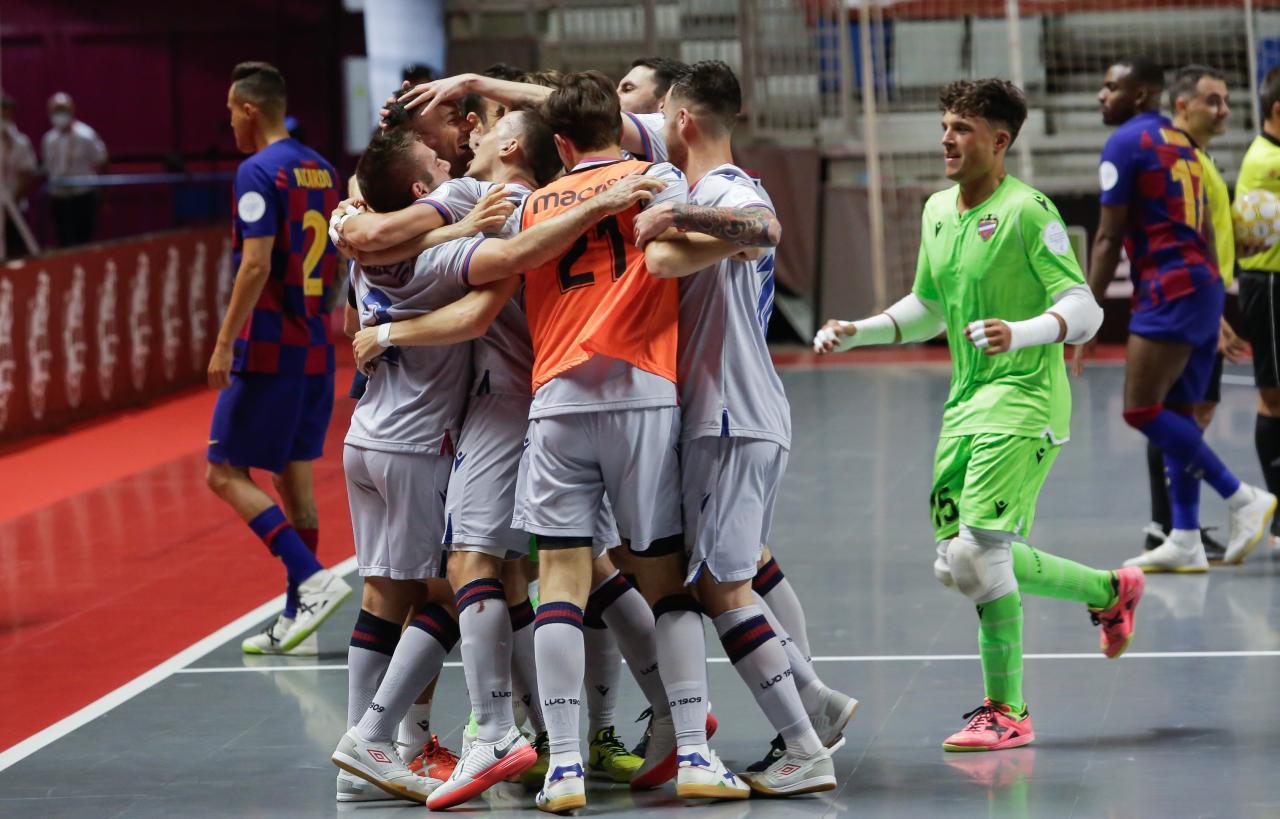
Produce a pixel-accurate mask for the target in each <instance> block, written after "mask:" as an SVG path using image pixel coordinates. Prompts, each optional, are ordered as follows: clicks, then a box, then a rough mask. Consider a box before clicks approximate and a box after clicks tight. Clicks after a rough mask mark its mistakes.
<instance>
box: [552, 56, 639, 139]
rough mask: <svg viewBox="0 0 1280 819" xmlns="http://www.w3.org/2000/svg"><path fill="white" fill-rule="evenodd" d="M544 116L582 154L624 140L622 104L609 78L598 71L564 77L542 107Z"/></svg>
mask: <svg viewBox="0 0 1280 819" xmlns="http://www.w3.org/2000/svg"><path fill="white" fill-rule="evenodd" d="M542 115H543V116H544V117H545V118H546V120H547V124H548V125H550V126H551V131H552V133H555V134H559V135H560V136H562V137H564V138H565V139H567V140H569V141H570V142H572V143H573V145H574V147H575V148H577V149H578V150H579V151H592V150H595V149H597V148H607V147H609V146H611V145H617V144H618V143H619V142H620V141H621V140H622V104H621V103H620V102H618V92H617V91H616V90H615V89H614V86H613V83H612V82H610V81H609V78H608V77H606V76H605V75H604V74H601V73H600V72H599V71H579V72H576V73H572V74H565V75H564V76H563V77H561V79H560V84H559V85H558V86H556V87H555V89H554V90H553V91H552V92H551V95H550V96H549V97H547V99H546V101H545V102H544V103H543V107H542Z"/></svg>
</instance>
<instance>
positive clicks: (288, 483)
mask: <svg viewBox="0 0 1280 819" xmlns="http://www.w3.org/2000/svg"><path fill="white" fill-rule="evenodd" d="M285 102H286V96H285V84H284V77H283V76H281V74H280V72H279V71H278V70H276V68H275V67H273V66H271V65H269V64H267V63H260V62H250V63H241V64H240V65H237V66H236V68H235V70H234V71H233V72H232V74H231V88H230V90H229V91H228V93H227V108H228V109H229V110H230V112H231V128H232V130H233V131H234V133H235V139H236V147H237V148H239V149H240V150H241V151H243V152H245V153H249V154H252V156H250V157H249V158H248V159H246V160H245V161H244V162H243V163H241V165H240V168H239V169H238V170H237V172H236V180H235V188H234V202H235V204H234V208H233V216H234V218H233V231H234V235H233V248H234V251H233V254H234V257H233V262H234V263H235V265H236V279H235V286H234V288H233V289H232V292H231V301H230V304H228V305H227V311H226V315H225V317H224V318H223V321H222V327H221V329H220V330H219V332H218V339H217V342H216V344H215V346H214V350H213V355H212V356H211V358H210V360H209V386H211V387H213V388H214V389H218V390H221V393H220V394H219V395H218V402H217V405H216V406H215V407H214V411H213V421H212V424H211V426H210V432H209V451H208V461H209V463H208V471H207V474H206V479H207V481H208V484H209V488H210V489H211V490H213V492H214V494H216V495H217V496H218V497H220V498H222V499H223V500H224V501H226V502H227V504H229V505H230V506H231V507H232V508H233V509H234V510H235V511H236V513H237V514H238V515H240V517H241V518H243V519H244V521H245V522H246V523H248V524H249V528H251V529H252V530H253V532H254V534H256V535H257V536H258V537H259V538H260V539H261V540H262V541H263V543H265V544H266V545H267V548H269V549H270V550H271V552H272V554H274V555H276V556H277V557H279V558H280V559H281V561H282V562H283V563H284V565H285V569H286V572H287V576H288V594H287V597H286V603H285V609H284V611H282V612H281V614H280V616H279V617H277V618H276V619H275V620H274V621H272V622H271V624H270V625H268V627H267V629H266V630H265V631H264V632H263V633H262V634H260V635H257V636H255V637H250V638H249V639H247V640H245V641H244V643H243V645H242V648H243V649H244V651H245V652H246V653H250V654H284V653H289V652H295V651H297V652H302V651H308V650H310V651H311V652H314V649H313V648H311V643H308V644H307V645H303V641H304V640H306V639H307V638H308V637H309V636H311V635H312V634H314V633H315V630H316V628H318V627H319V625H320V624H321V623H322V622H324V620H325V619H326V618H328V616H329V615H330V614H331V613H332V612H333V610H334V609H335V608H337V607H338V605H339V604H341V603H342V602H343V601H344V600H345V599H346V598H347V597H348V596H350V594H351V587H350V586H348V585H347V584H346V582H344V581H343V580H342V579H341V578H340V577H338V576H337V575H335V574H333V573H332V572H329V571H327V570H325V569H324V567H323V566H321V565H320V562H319V561H318V560H316V557H315V548H316V543H317V541H318V539H319V518H318V515H317V513H316V504H315V497H314V493H313V490H312V473H311V462H312V461H313V460H315V459H316V458H319V457H320V456H321V454H322V453H323V450H324V439H325V434H326V433H327V431H328V428H329V417H330V415H331V414H332V411H333V371H334V351H333V344H332V343H331V342H330V340H329V333H328V316H327V315H326V313H325V308H324V305H325V304H326V295H327V291H328V290H329V288H331V287H332V286H333V281H334V273H335V271H336V269H337V261H338V258H337V253H336V251H335V250H334V248H333V245H331V244H330V243H329V239H328V235H327V229H328V221H327V214H328V213H329V212H330V211H331V210H333V208H334V207H335V206H336V205H337V203H338V199H339V196H338V188H337V173H336V172H335V171H334V169H333V166H332V165H330V164H329V163H328V162H327V161H325V159H324V158H323V157H321V156H320V155H319V154H317V153H316V152H315V151H313V150H311V149H310V148H307V147H306V146H304V145H302V144H301V143H300V142H298V141H297V140H295V139H292V138H290V137H289V132H288V131H287V130H286V129H285V125H284V112H285ZM250 469H265V470H267V471H268V472H271V473H272V478H273V482H274V484H275V487H276V489H277V491H278V492H279V493H280V496H281V499H282V501H283V504H284V509H283V510H281V508H280V507H279V506H277V505H276V503H275V501H274V499H272V497H271V496H270V495H268V494H267V493H266V492H265V491H263V490H262V488H260V487H259V486H258V485H257V484H256V483H255V482H254V480H253V478H252V477H251V476H250V474H249V470H250Z"/></svg>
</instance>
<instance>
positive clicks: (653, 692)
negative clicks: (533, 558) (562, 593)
mask: <svg viewBox="0 0 1280 819" xmlns="http://www.w3.org/2000/svg"><path fill="white" fill-rule="evenodd" d="M591 596H592V598H593V600H599V605H600V617H601V618H602V619H603V620H604V622H605V625H607V626H608V627H609V631H610V632H612V633H613V636H614V639H615V640H617V642H618V649H619V651H621V652H622V656H623V658H624V659H625V660H626V661H627V668H629V669H630V670H631V676H632V677H634V678H635V681H636V685H638V686H640V690H641V691H642V692H644V696H645V699H646V700H648V701H649V707H650V708H652V709H653V715H654V716H655V717H665V716H667V715H668V714H670V713H671V706H670V705H669V704H668V703H667V692H666V689H665V688H663V686H662V677H661V676H660V675H659V672H658V646H657V642H656V631H655V626H654V622H653V609H651V608H649V604H648V603H646V602H645V601H644V596H643V595H641V594H640V591H639V590H638V589H636V587H635V586H632V585H631V583H630V581H628V580H627V579H626V578H625V577H623V576H622V575H621V574H615V575H613V576H612V577H610V578H609V579H608V580H606V581H604V582H603V583H601V584H600V585H599V586H598V587H596V588H595V589H594V590H592V592H591ZM591 605H592V604H591V603H588V606H589V607H590V606H591Z"/></svg>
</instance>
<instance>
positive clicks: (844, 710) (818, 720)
mask: <svg viewBox="0 0 1280 819" xmlns="http://www.w3.org/2000/svg"><path fill="white" fill-rule="evenodd" d="M857 710H858V701H857V700H855V699H854V698H853V697H850V696H848V695H846V694H842V693H840V692H839V691H837V690H835V689H834V688H828V689H827V690H826V691H824V692H823V694H822V698H821V699H820V700H819V701H818V707H817V708H816V709H815V710H814V711H813V713H811V714H809V722H811V723H812V724H813V730H814V731H816V732H817V734H818V739H819V740H821V741H822V744H823V745H824V746H825V747H826V748H827V749H828V750H831V751H835V750H838V749H839V748H840V747H841V746H842V745H844V727H845V726H846V725H848V724H849V720H851V719H853V714H854V712H855V711H857Z"/></svg>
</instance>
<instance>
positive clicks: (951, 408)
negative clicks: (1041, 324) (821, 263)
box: [913, 176, 1084, 443]
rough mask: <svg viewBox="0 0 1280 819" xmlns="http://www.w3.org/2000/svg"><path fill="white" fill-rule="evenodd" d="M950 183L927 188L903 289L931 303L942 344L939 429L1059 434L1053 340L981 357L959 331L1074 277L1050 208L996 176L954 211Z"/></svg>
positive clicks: (1025, 304) (1062, 432)
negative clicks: (908, 281) (983, 195)
mask: <svg viewBox="0 0 1280 819" xmlns="http://www.w3.org/2000/svg"><path fill="white" fill-rule="evenodd" d="M959 195H960V188H959V186H956V187H953V188H950V189H949V190H945V191H940V192H939V193H936V194H934V195H933V196H931V197H929V201H928V202H926V203H925V206H924V220H923V224H922V225H921V239H920V257H919V260H918V261H917V263H916V282H915V287H914V288H913V292H915V294H916V295H917V296H919V297H920V298H921V299H925V300H928V301H933V302H937V303H939V304H941V306H942V310H943V315H944V317H945V319H946V324H947V346H949V347H950V348H951V392H950V394H948V396H947V403H946V407H945V409H944V411H943V415H942V435H943V437H948V436H956V435H975V434H979V433H1000V434H1006V435H1022V436H1035V437H1040V436H1043V435H1045V434H1048V435H1049V436H1050V438H1051V439H1052V440H1053V441H1054V442H1056V443H1061V442H1063V441H1065V440H1066V439H1067V437H1068V436H1069V435H1070V423H1071V388H1070V386H1069V385H1068V383H1067V368H1066V363H1065V360H1064V358H1063V354H1062V345H1061V344H1046V345H1041V346H1035V347H1024V348H1023V349H1021V350H1017V351H1015V352H1011V353H1001V354H999V355H994V356H988V355H985V354H984V353H983V352H982V351H981V350H979V349H977V348H976V347H974V346H973V344H972V343H971V342H970V341H969V340H968V339H967V338H965V335H964V329H965V327H966V326H967V325H968V324H969V323H970V322H972V321H978V320H981V319H1002V320H1003V321H1006V322H1013V321H1022V320H1023V319H1029V318H1034V317H1035V316H1038V315H1040V314H1041V313H1043V312H1044V311H1045V310H1047V309H1049V307H1051V306H1052V305H1053V297H1054V296H1057V295H1059V294H1061V293H1063V292H1064V291H1066V290H1067V289H1069V288H1071V287H1074V286H1076V285H1082V284H1084V274H1083V273H1082V272H1081V270H1080V263H1079V262H1078V261H1076V257H1075V254H1074V253H1073V252H1072V250H1071V241H1070V240H1069V239H1068V237H1067V231H1066V228H1065V227H1063V224H1062V218H1061V217H1060V216H1059V215H1058V209H1057V208H1056V207H1055V206H1054V204H1053V202H1050V201H1049V198H1048V197H1046V196H1045V195H1044V194H1042V193H1040V192H1039V191H1037V190H1035V189H1034V188H1032V187H1030V186H1028V185H1026V184H1023V183H1022V182H1021V181H1019V180H1018V179H1015V178H1014V177H1012V176H1005V178H1004V181H1003V182H1001V183H1000V186H999V187H998V188H996V190H995V193H993V194H992V195H991V196H990V197H989V198H988V199H987V200H986V201H985V202H983V203H982V204H980V205H978V206H977V207H975V208H972V209H970V210H969V211H967V212H965V213H963V214H962V213H960V212H959V211H958V210H957V208H956V202H957V199H958V197H959Z"/></svg>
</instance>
